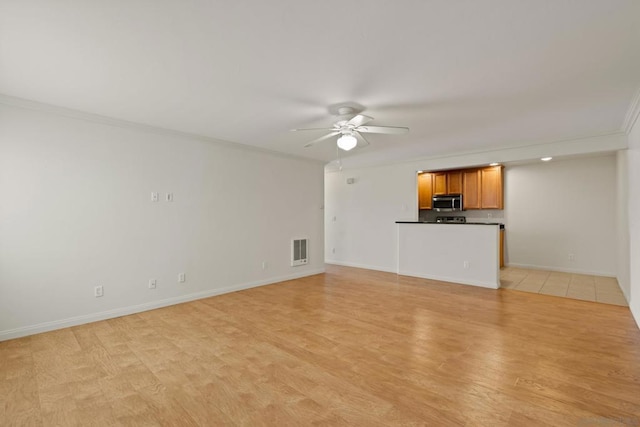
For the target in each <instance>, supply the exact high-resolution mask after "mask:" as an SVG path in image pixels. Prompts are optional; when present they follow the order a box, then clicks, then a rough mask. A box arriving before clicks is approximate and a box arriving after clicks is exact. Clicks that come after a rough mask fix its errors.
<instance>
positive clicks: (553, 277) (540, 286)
mask: <svg viewBox="0 0 640 427" xmlns="http://www.w3.org/2000/svg"><path fill="white" fill-rule="evenodd" d="M500 283H501V288H503V289H514V290H516V291H524V292H533V293H537V294H545V295H555V296H559V297H565V298H573V299H581V300H585V301H594V302H601V303H605V304H615V305H624V306H627V305H628V304H627V300H626V299H625V298H624V295H623V294H622V291H621V290H620V286H618V281H617V280H616V278H615V277H603V276H587V275H584V274H572V273H561V272H557V271H545V270H529V269H524V268H516V267H504V268H502V269H501V270H500Z"/></svg>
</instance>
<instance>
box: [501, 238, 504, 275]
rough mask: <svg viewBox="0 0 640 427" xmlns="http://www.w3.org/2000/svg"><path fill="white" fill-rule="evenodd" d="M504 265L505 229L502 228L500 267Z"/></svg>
mask: <svg viewBox="0 0 640 427" xmlns="http://www.w3.org/2000/svg"><path fill="white" fill-rule="evenodd" d="M502 267H504V229H502V230H500V268H502Z"/></svg>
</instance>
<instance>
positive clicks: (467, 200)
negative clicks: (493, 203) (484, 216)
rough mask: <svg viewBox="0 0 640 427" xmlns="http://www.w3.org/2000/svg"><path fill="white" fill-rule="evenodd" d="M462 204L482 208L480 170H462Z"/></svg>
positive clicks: (468, 207) (465, 206)
mask: <svg viewBox="0 0 640 427" xmlns="http://www.w3.org/2000/svg"><path fill="white" fill-rule="evenodd" d="M461 174H462V204H463V206H464V208H465V209H480V179H481V176H480V170H479V169H471V170H465V171H462V173H461Z"/></svg>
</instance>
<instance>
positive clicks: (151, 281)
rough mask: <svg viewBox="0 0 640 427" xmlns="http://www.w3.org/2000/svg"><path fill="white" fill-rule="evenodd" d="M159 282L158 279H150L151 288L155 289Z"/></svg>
mask: <svg viewBox="0 0 640 427" xmlns="http://www.w3.org/2000/svg"><path fill="white" fill-rule="evenodd" d="M157 284H158V282H157V281H156V279H150V280H149V289H155V288H156V285H157Z"/></svg>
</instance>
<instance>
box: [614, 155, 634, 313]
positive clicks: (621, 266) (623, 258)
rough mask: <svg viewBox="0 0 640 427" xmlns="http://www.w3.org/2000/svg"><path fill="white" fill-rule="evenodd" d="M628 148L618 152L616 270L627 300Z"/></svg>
mask: <svg viewBox="0 0 640 427" xmlns="http://www.w3.org/2000/svg"><path fill="white" fill-rule="evenodd" d="M628 161H629V156H628V150H620V151H618V152H617V153H616V170H617V176H616V183H617V186H618V187H617V191H616V196H617V199H618V208H617V219H616V229H617V244H618V248H617V250H616V261H617V265H616V272H617V278H618V284H619V285H620V289H622V292H623V293H624V296H625V297H626V299H627V301H629V298H630V297H631V289H630V286H631V283H630V279H629V265H630V260H629V167H628Z"/></svg>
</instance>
